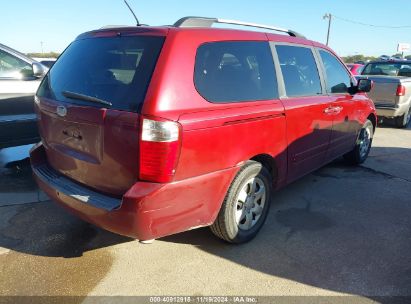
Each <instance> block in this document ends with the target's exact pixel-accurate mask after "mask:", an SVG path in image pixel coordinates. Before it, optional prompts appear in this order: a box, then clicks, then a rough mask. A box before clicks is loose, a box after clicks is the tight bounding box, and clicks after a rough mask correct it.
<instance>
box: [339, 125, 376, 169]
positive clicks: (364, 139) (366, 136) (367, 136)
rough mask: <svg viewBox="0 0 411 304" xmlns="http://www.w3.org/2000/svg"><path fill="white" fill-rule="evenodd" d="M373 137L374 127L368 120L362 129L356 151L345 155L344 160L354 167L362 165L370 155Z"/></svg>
mask: <svg viewBox="0 0 411 304" xmlns="http://www.w3.org/2000/svg"><path fill="white" fill-rule="evenodd" d="M373 136H374V125H373V124H372V122H371V121H370V120H368V119H367V121H366V122H365V123H364V125H363V126H362V128H361V131H360V133H359V135H358V139H357V142H356V143H355V147H354V149H353V150H352V151H351V152H348V153H347V154H345V155H344V158H345V159H346V160H347V161H348V162H349V163H350V164H352V165H360V164H362V163H363V162H364V161H365V160H366V159H367V157H368V154H369V153H370V150H371V144H372V138H373Z"/></svg>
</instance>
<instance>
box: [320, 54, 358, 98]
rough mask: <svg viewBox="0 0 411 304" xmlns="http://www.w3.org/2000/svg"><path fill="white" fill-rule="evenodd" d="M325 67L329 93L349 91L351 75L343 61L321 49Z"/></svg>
mask: <svg viewBox="0 0 411 304" xmlns="http://www.w3.org/2000/svg"><path fill="white" fill-rule="evenodd" d="M320 56H321V60H322V61H323V64H324V67H325V76H326V83H327V93H347V92H348V88H349V87H350V86H351V77H350V76H349V74H348V72H347V70H346V69H345V68H344V66H343V65H342V63H341V62H340V61H339V60H338V59H337V58H335V57H334V55H331V54H330V53H328V52H326V51H323V50H320Z"/></svg>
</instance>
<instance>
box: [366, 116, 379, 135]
mask: <svg viewBox="0 0 411 304" xmlns="http://www.w3.org/2000/svg"><path fill="white" fill-rule="evenodd" d="M367 119H368V120H370V121H371V122H372V125H373V126H374V131H375V128H376V127H377V116H375V114H374V113H371V114H370V115H368V117H367Z"/></svg>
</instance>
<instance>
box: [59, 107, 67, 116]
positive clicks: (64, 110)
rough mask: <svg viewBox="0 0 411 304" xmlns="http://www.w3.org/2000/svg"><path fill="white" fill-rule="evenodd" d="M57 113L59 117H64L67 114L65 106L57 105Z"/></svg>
mask: <svg viewBox="0 0 411 304" xmlns="http://www.w3.org/2000/svg"><path fill="white" fill-rule="evenodd" d="M57 115H58V116H60V117H64V116H66V115H67V108H66V107H65V106H58V107H57Z"/></svg>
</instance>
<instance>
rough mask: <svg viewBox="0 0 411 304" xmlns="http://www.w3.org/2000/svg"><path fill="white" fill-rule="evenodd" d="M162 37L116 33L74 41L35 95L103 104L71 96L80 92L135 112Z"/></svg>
mask: <svg viewBox="0 0 411 304" xmlns="http://www.w3.org/2000/svg"><path fill="white" fill-rule="evenodd" d="M164 39H165V38H164V37H158V36H157V37H151V36H129V37H122V36H118V37H103V38H88V39H82V40H76V41H74V42H73V43H72V44H71V45H70V46H69V47H68V48H67V49H66V51H65V52H64V53H63V54H62V55H61V56H60V58H59V59H58V60H57V62H56V63H55V64H54V65H53V67H52V68H51V70H50V71H49V73H48V75H47V76H46V77H45V78H44V80H43V82H42V84H41V86H40V88H39V90H38V92H37V95H39V96H42V97H47V98H51V99H55V100H58V101H62V102H67V103H74V104H80V105H85V104H86V105H87V106H96V107H104V106H105V105H102V104H101V103H94V102H92V100H91V101H90V100H89V101H87V100H84V99H81V98H80V99H78V98H73V95H74V96H75V94H80V95H83V96H87V97H92V98H96V99H100V100H103V101H106V102H108V103H111V104H112V105H111V107H110V108H113V109H117V110H125V111H132V112H138V111H139V109H140V108H141V105H142V103H143V101H144V98H145V95H146V91H147V88H148V85H149V83H150V80H151V76H152V74H153V71H154V68H155V65H156V62H157V59H158V56H159V54H160V51H161V48H162V45H163V43H164ZM67 92H70V93H75V94H67Z"/></svg>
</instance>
